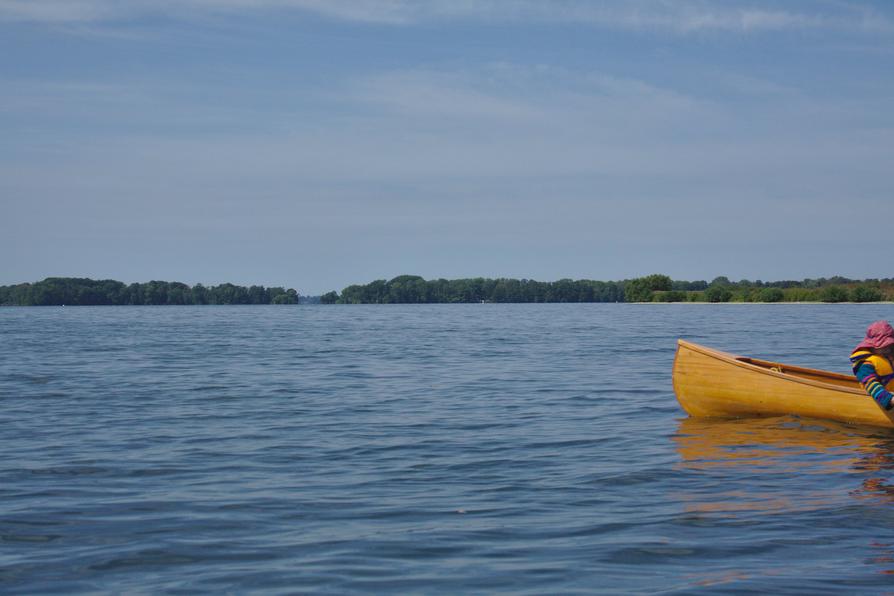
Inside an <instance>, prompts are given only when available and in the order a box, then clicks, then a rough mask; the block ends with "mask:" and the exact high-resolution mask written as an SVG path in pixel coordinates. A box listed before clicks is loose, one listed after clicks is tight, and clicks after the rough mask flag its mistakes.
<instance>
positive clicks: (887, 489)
mask: <svg viewBox="0 0 894 596" xmlns="http://www.w3.org/2000/svg"><path fill="white" fill-rule="evenodd" d="M672 439H673V442H674V444H675V447H676V450H677V453H678V454H679V458H680V459H679V462H678V464H677V469H678V471H680V472H681V474H680V477H681V483H682V484H681V486H682V490H680V491H678V492H677V493H676V494H673V495H671V496H672V498H675V499H676V500H677V502H679V503H680V504H681V505H682V507H683V519H682V521H683V523H684V524H686V525H688V526H693V527H710V528H718V527H727V524H728V523H732V524H734V526H736V527H738V525H739V524H740V523H744V524H748V525H751V524H754V525H757V526H759V527H762V528H774V529H775V531H778V532H782V533H783V534H785V533H787V532H790V531H791V529H792V528H803V527H805V526H807V525H812V524H815V523H817V521H818V520H823V523H828V524H831V526H830V527H834V525H835V523H836V520H840V521H841V523H842V524H844V525H845V526H846V525H848V523H849V522H853V521H854V519H857V520H860V519H873V520H875V521H874V522H873V524H874V525H876V527H877V531H878V533H877V534H876V535H875V536H873V537H872V538H871V539H869V540H868V541H863V540H861V539H859V538H857V540H856V542H855V543H853V544H850V545H848V548H850V549H852V550H853V549H861V550H862V552H863V553H864V558H863V559H862V560H863V562H864V563H866V564H868V565H870V566H872V567H874V568H875V569H876V573H879V574H894V544H891V541H890V540H885V539H882V538H881V536H879V534H881V535H882V536H885V537H888V538H889V537H890V531H889V529H890V528H891V524H892V516H891V515H890V514H888V513H887V512H888V511H889V510H890V506H891V504H892V503H894V433H892V432H890V431H886V430H884V429H875V428H870V427H855V426H848V425H844V424H839V423H835V422H827V421H815V420H810V421H808V420H802V419H798V418H794V417H782V418H763V419H747V420H703V419H701V420H700V419H694V418H686V419H682V420H680V421H679V427H678V429H677V432H676V434H675V435H673V437H672ZM863 508H866V509H867V510H866V511H862V509H863ZM773 571H774V568H773V566H765V567H763V568H762V569H760V570H759V571H757V570H752V572H756V573H757V574H758V575H767V574H770V573H772V572H773ZM736 573H738V572H736ZM739 578H740V576H739V575H736V574H734V575H733V580H731V581H736V580H737V579H739ZM691 579H692V580H693V581H694V582H695V584H699V585H701V584H700V582H707V584H706V585H711V584H712V583H725V582H726V581H727V578H726V577H714V576H705V575H704V574H702V573H698V574H695V575H694V576H693V577H692V578H691Z"/></svg>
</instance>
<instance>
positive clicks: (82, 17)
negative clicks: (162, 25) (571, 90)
mask: <svg viewBox="0 0 894 596" xmlns="http://www.w3.org/2000/svg"><path fill="white" fill-rule="evenodd" d="M793 6H794V5H792V4H786V5H780V4H776V3H770V4H766V3H760V2H756V1H754V0H750V1H738V2H712V1H709V0H675V1H669V0H604V1H602V2H587V1H584V0H554V1H552V2H544V1H541V0H429V1H426V2H418V1H411V0H127V1H122V0H0V20H6V21H35V22H45V23H90V22H114V21H127V20H133V19H139V18H140V17H143V16H158V15H162V16H167V17H170V18H175V19H179V18H201V17H202V16H206V15H219V14H228V13H230V14H232V13H249V12H260V11H296V12H305V13H310V14H317V15H322V16H324V17H328V18H332V19H337V20H349V21H356V22H365V23H378V24H390V25H410V24H414V23H420V22H430V21H443V20H465V21H486V22H535V23H536V22H541V23H579V24H589V25H592V26H598V27H605V28H619V29H628V30H662V31H672V32H676V33H691V32H698V31H736V32H756V31H774V30H787V29H827V28H829V29H831V28H837V29H857V30H883V31H891V30H892V28H894V25H892V23H891V21H890V20H889V19H888V18H886V17H885V16H884V15H882V14H879V13H878V12H877V11H875V10H873V9H872V8H871V7H868V6H864V5H849V4H808V5H807V6H808V7H809V8H807V9H797V8H792V7H793Z"/></svg>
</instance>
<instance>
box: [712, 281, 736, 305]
mask: <svg viewBox="0 0 894 596" xmlns="http://www.w3.org/2000/svg"><path fill="white" fill-rule="evenodd" d="M732 297H733V293H732V291H731V290H730V289H729V288H728V287H727V286H722V285H712V286H710V287H709V288H708V289H707V290H705V300H707V301H708V302H729V301H730V299H732Z"/></svg>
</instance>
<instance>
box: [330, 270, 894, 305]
mask: <svg viewBox="0 0 894 596" xmlns="http://www.w3.org/2000/svg"><path fill="white" fill-rule="evenodd" d="M882 300H894V279H890V278H886V279H866V280H853V279H848V278H845V277H831V278H818V279H804V280H802V281H793V280H784V281H774V282H763V281H761V280H756V281H751V280H747V279H743V280H741V281H738V282H733V281H730V280H729V279H728V278H726V277H724V276H720V277H716V278H715V279H713V280H712V281H711V282H707V281H704V280H699V281H681V280H672V279H671V278H670V277H669V276H667V275H662V274H653V275H648V276H645V277H638V278H635V279H627V280H623V281H594V280H588V279H579V280H571V279H560V280H559V281H554V282H541V281H534V280H530V279H505V278H500V279H488V278H482V277H476V278H470V279H452V280H447V279H432V280H426V279H424V278H422V277H419V276H418V275H401V276H398V277H395V278H394V279H391V280H384V279H379V280H376V281H373V282H371V283H368V284H359V285H351V286H348V287H346V288H345V289H344V290H342V291H341V293H338V292H334V291H333V292H329V293H327V294H323V295H322V296H321V297H320V303H322V304H435V303H470V302H514V303H528V302H878V301H882Z"/></svg>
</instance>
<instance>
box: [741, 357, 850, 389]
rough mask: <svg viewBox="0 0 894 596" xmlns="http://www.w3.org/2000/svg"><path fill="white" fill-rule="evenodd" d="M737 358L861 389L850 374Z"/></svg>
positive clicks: (801, 375)
mask: <svg viewBox="0 0 894 596" xmlns="http://www.w3.org/2000/svg"><path fill="white" fill-rule="evenodd" d="M735 360H737V361H739V362H744V363H746V364H753V365H754V366H758V367H760V368H763V369H766V370H769V371H772V372H778V373H781V374H784V375H789V376H792V377H798V378H801V379H810V380H811V381H817V382H819V383H830V384H832V385H837V386H839V387H848V388H851V389H860V384H859V383H858V382H857V380H856V379H855V378H854V377H852V376H849V375H842V374H839V373H834V372H829V371H825V370H817V369H813V368H804V367H801V366H791V365H788V364H782V363H780V362H769V361H767V360H759V359H757V358H746V357H743V356H736V357H735Z"/></svg>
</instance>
